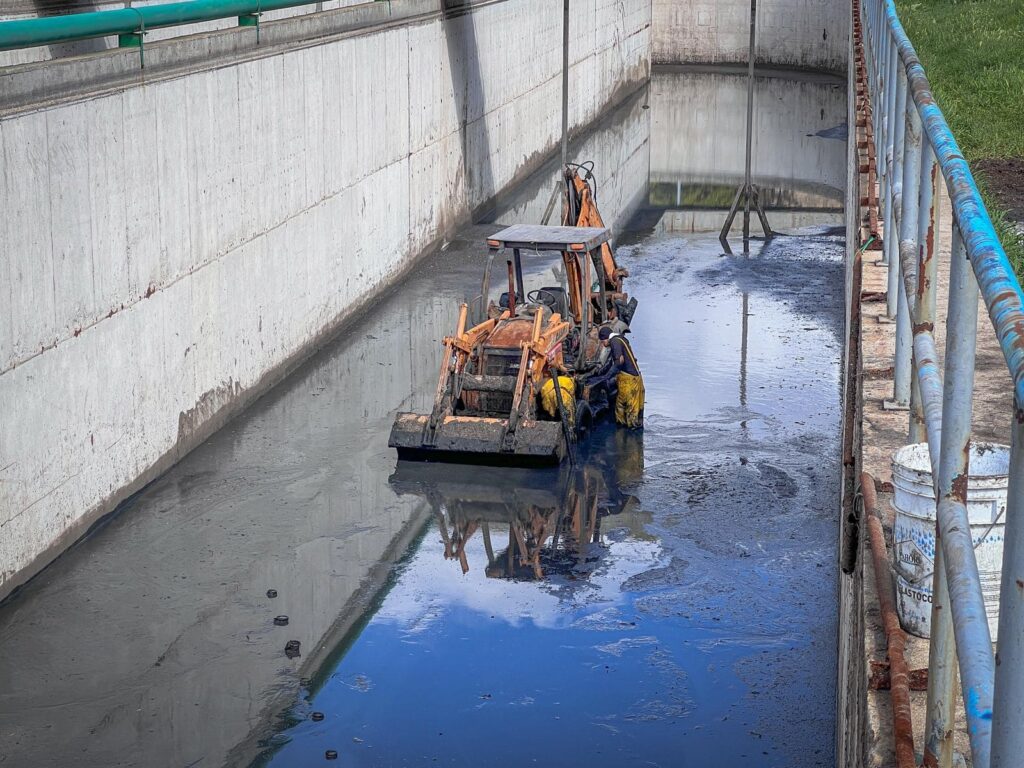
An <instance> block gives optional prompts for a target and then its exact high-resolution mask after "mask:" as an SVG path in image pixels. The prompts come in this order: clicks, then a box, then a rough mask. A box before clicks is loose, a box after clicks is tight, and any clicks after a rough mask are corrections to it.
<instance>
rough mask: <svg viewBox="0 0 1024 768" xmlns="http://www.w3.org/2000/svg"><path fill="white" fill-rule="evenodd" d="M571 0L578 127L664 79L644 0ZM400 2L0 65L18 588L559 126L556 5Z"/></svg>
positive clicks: (0, 251)
mask: <svg viewBox="0 0 1024 768" xmlns="http://www.w3.org/2000/svg"><path fill="white" fill-rule="evenodd" d="M469 5H472V6H473V7H472V8H468V7H467V6H469ZM574 5H575V8H574V14H573V22H572V29H571V33H572V39H573V46H572V59H573V65H572V74H571V79H570V82H571V83H572V91H571V94H570V113H571V116H572V123H573V125H574V126H575V127H577V128H579V127H582V126H584V125H586V124H588V123H590V122H592V121H593V120H594V119H596V118H598V117H599V116H600V115H601V113H602V110H603V108H604V107H605V106H606V105H608V104H609V103H612V102H614V101H616V100H618V99H619V98H621V97H622V96H623V95H624V94H626V93H628V92H630V91H631V90H633V89H634V88H635V87H637V86H639V85H640V84H641V83H643V82H644V81H646V79H647V77H648V74H649V70H650V61H649V52H650V23H651V17H650V13H651V4H650V0H589V1H588V2H580V0H576V2H575V4H574ZM393 6H394V7H395V8H394V13H395V14H397V15H393V16H392V17H389V19H388V20H387V21H382V22H381V23H379V24H374V25H372V26H362V27H359V28H358V29H355V30H353V31H350V32H347V33H346V32H345V31H344V30H342V31H338V30H333V31H332V32H331V34H330V35H329V36H327V37H325V38H324V39H322V40H310V39H308V36H307V37H306V38H304V39H301V40H300V41H299V42H282V43H280V44H279V45H277V46H276V47H275V46H274V45H273V44H269V45H268V44H267V43H268V41H273V39H274V37H273V25H270V24H268V25H266V28H265V35H267V37H265V39H264V44H263V45H262V46H261V47H260V48H258V49H256V48H254V47H252V46H249V47H248V48H246V47H245V46H244V45H242V43H244V38H242V37H241V36H240V35H241V33H240V32H239V31H238V30H231V31H228V32H214V33H207V34H204V35H198V36H194V37H188V38H177V39H175V40H172V41H167V42H164V43H158V44H155V45H153V46H152V47H151V48H147V55H148V56H150V57H151V58H152V60H153V61H155V62H160V61H161V57H163V61H164V62H167V61H168V60H171V59H173V58H174V57H175V56H176V55H177V56H180V58H181V59H182V60H190V58H191V59H193V60H196V61H198V60H200V59H201V56H199V54H201V53H202V52H203V51H214V50H221V49H222V48H223V40H224V39H228V40H230V41H231V45H234V46H235V48H234V49H233V50H231V51H228V52H227V53H226V54H225V55H228V56H229V57H230V58H228V59H225V58H224V56H221V57H220V58H214V57H210V60H209V62H208V64H207V66H205V67H204V66H199V65H197V64H190V65H189V66H187V67H182V68H180V69H178V70H175V69H174V68H173V67H172V66H169V65H168V66H165V68H164V69H160V67H159V66H157V67H155V68H150V69H147V70H146V72H138V71H136V72H134V73H131V74H130V75H126V74H124V72H119V71H114V70H117V67H118V66H120V64H118V62H123V61H124V60H125V59H124V57H125V54H124V53H123V52H111V53H97V54H92V55H90V56H85V57H80V58H76V59H65V60H63V61H62V62H51V63H44V64H34V65H32V64H29V65H24V66H22V67H16V68H13V69H12V70H10V71H0V78H2V83H3V87H4V89H5V90H4V91H3V92H5V93H8V94H11V93H18V94H22V95H23V98H22V100H21V101H19V102H17V103H16V104H14V100H11V101H7V102H6V104H5V103H2V102H0V148H2V156H3V158H4V162H3V177H2V186H0V209H2V210H3V211H4V212H5V217H4V225H3V227H2V228H0V290H2V291H3V294H2V295H0V414H2V419H3V423H2V425H0V530H2V535H0V597H2V596H3V595H4V594H6V593H8V592H9V591H10V590H11V589H13V588H14V587H16V586H17V585H18V584H19V583H21V582H23V581H24V579H25V578H27V577H29V576H31V575H32V573H34V572H35V571H37V570H38V569H39V568H40V567H42V566H43V565H45V564H46V563H47V562H48V561H49V560H51V559H52V558H53V557H54V556H56V555H57V554H58V553H59V552H60V551H62V550H63V549H64V548H65V547H66V546H67V545H68V544H70V543H71V542H73V541H74V540H75V539H76V538H78V537H79V536H80V535H81V534H82V533H83V532H84V531H85V530H86V529H87V528H88V526H89V525H90V524H91V523H92V522H94V521H95V520H97V519H98V518H99V517H100V516H102V515H103V514H104V513H106V512H109V511H111V510H112V509H113V508H114V507H115V506H116V505H117V504H118V503H119V502H120V501H121V500H123V499H125V498H126V497H127V496H128V495H129V494H131V493H132V492H133V491H135V490H137V489H138V488H140V487H142V485H144V484H145V483H147V482H148V481H150V480H152V479H153V478H154V477H156V476H157V475H159V474H160V473H161V472H163V471H164V470H165V469H166V468H167V467H169V466H170V465H171V464H173V463H174V462H175V461H177V460H178V459H179V458H180V457H181V456H182V455H184V453H186V452H188V451H189V450H191V449H192V448H193V447H194V446H196V445H198V444H199V443H200V442H202V441H203V440H204V439H205V438H206V437H207V436H208V435H209V434H211V433H212V431H213V430H215V429H217V428H218V427H219V426H220V425H222V424H223V423H224V422H225V421H226V419H228V418H230V416H231V415H233V414H234V413H236V412H237V411H238V410H239V409H240V408H242V407H244V406H245V405H246V404H248V403H250V402H252V401H253V400H254V399H255V398H256V397H257V396H259V395H260V394H262V393H263V392H264V391H266V389H267V388H269V386H271V385H272V384H273V383H275V382H276V381H278V380H280V378H281V377H282V376H284V375H285V374H286V373H287V372H288V371H289V370H292V369H293V368H294V366H295V365H296V364H297V363H298V362H299V361H300V360H301V359H303V358H305V357H306V356H308V355H309V354H310V353H311V352H312V351H313V350H315V349H316V348H317V347H318V346H319V345H320V344H321V343H322V341H323V340H324V339H326V338H327V337H328V336H329V335H331V334H332V333H334V332H335V331H336V330H337V329H338V328H339V326H340V324H341V323H342V322H343V321H344V319H345V318H346V317H347V316H349V315H350V314H351V313H352V312H353V311H355V310H356V309H357V308H359V307H364V306H369V307H370V311H372V305H371V304H370V302H371V300H372V298H373V297H374V296H375V295H377V294H378V293H379V291H380V290H382V289H383V288H384V287H386V286H387V285H389V284H390V283H392V282H393V281H394V280H395V279H396V278H397V276H398V275H400V274H401V273H402V272H403V271H404V270H405V269H406V268H407V267H408V266H409V265H410V264H411V263H412V262H413V260H414V259H415V257H416V256H417V255H419V254H421V253H423V252H425V251H427V250H429V249H430V248H432V247H434V246H436V245H437V244H439V243H441V242H443V240H444V239H445V237H446V236H448V235H450V234H451V233H453V232H454V231H455V229H456V227H457V226H458V225H459V224H461V223H464V222H465V221H466V220H468V219H469V218H470V216H471V213H472V211H474V210H476V209H479V208H480V207H482V206H484V205H485V204H486V203H487V202H488V201H489V200H491V199H492V198H493V197H494V196H495V195H496V194H497V193H499V192H500V191H501V190H503V189H506V188H508V187H509V186H510V185H512V184H513V183H514V182H516V181H517V180H520V179H521V178H523V177H525V176H526V175H527V174H528V173H530V172H531V171H534V170H536V169H537V168H538V167H539V166H540V164H541V162H542V161H543V160H544V158H545V156H546V155H547V154H548V153H550V152H551V151H553V150H555V149H556V147H557V144H558V141H559V131H560V119H561V115H560V66H561V49H560V44H561V30H560V12H561V8H560V5H556V4H553V3H550V2H548V0H490V2H485V1H484V2H479V3H474V4H470V3H459V6H460V10H459V11H458V12H456V13H455V14H452V13H451V12H448V13H447V14H445V13H443V12H442V10H441V2H440V0H435V1H433V2H427V0H408V2H406V3H402V2H400V0H395V2H394V3H393ZM402 6H406V8H407V9H408V8H412V9H413V11H415V12H414V13H413V12H409V11H408V10H407V11H406V15H407V17H406V18H402V12H403V8H402ZM336 13H341V11H339V12H336ZM446 16H447V18H446ZM309 19H310V20H309V21H308V23H309V24H312V25H316V24H317V23H318V21H317V20H316V19H315V18H314V17H309ZM302 21H303V20H295V19H291V20H287V21H282V22H279V23H280V24H285V25H286V24H292V25H293V28H294V25H295V24H296V23H299V22H302ZM221 36H225V37H224V38H223V39H222V38H221ZM239 41H242V42H239ZM218 46H221V47H220V48H219V47H218ZM105 57H110V58H109V59H108V58H105ZM110 62H113V63H112V64H111V65H110V71H109V72H108V73H106V74H103V73H100V74H97V73H98V70H102V68H103V65H104V64H106V63H110ZM57 67H59V69H55V68H57ZM76 67H77V68H80V69H79V71H80V73H81V77H80V80H81V81H82V82H89V83H90V87H89V88H88V89H85V90H80V91H76V90H75V89H74V88H73V87H69V86H68V85H67V84H68V83H72V84H73V82H74V80H75V77H74V76H75V68H76ZM150 72H152V74H147V73H150ZM55 73H56V74H55ZM105 77H106V78H107V79H106V80H104V78H105ZM55 81H60V82H61V83H64V85H63V86H61V87H57V86H53V87H48V85H47V84H48V83H52V82H55ZM26 94H27V95H28V96H25V95H26ZM32 94H36V96H35V97H33V96H32ZM12 104H14V106H12Z"/></svg>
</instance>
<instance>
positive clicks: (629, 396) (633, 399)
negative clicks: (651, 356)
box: [615, 373, 644, 428]
mask: <svg viewBox="0 0 1024 768" xmlns="http://www.w3.org/2000/svg"><path fill="white" fill-rule="evenodd" d="M615 380H616V382H618V385H619V395H618V397H616V398H615V421H617V422H618V423H619V424H621V425H622V426H624V427H630V428H633V427H642V426H643V425H644V418H643V413H644V380H643V378H642V377H640V376H633V375H631V374H628V373H619V375H618V376H617V377H616V379H615Z"/></svg>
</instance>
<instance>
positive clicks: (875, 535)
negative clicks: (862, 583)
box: [860, 472, 917, 768]
mask: <svg viewBox="0 0 1024 768" xmlns="http://www.w3.org/2000/svg"><path fill="white" fill-rule="evenodd" d="M860 492H861V497H862V498H863V499H864V517H865V519H866V521H867V528H868V535H869V537H870V539H871V558H872V562H873V564H874V566H875V587H876V589H877V591H878V605H879V608H880V609H881V612H882V624H883V626H884V627H885V646H886V656H888V658H889V679H890V688H889V696H890V698H891V699H892V730H893V744H894V745H895V752H896V766H897V768H916V766H917V761H916V759H915V757H914V725H913V720H912V718H911V710H910V667H908V666H907V660H906V658H905V657H904V655H903V651H904V649H905V647H906V644H907V636H906V635H905V634H904V633H903V630H902V629H901V628H900V620H899V617H898V616H897V614H896V602H895V599H894V598H893V595H894V594H895V592H894V590H893V586H892V574H890V573H889V556H888V555H887V554H886V549H885V533H884V532H883V530H882V521H881V518H880V515H879V511H878V497H877V496H876V495H875V479H874V478H873V477H872V476H871V475H870V474H868V473H867V472H862V473H861V476H860Z"/></svg>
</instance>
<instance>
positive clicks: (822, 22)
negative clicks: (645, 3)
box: [651, 0, 850, 73]
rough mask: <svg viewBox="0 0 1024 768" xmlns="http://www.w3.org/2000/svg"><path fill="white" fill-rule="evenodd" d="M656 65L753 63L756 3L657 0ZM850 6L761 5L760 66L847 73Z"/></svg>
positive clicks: (785, 0) (817, 1)
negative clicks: (750, 56)
mask: <svg viewBox="0 0 1024 768" xmlns="http://www.w3.org/2000/svg"><path fill="white" fill-rule="evenodd" d="M652 1H653V6H654V37H653V43H652V46H653V47H652V50H651V57H652V60H653V61H654V62H655V63H656V64H676V63H681V62H689V63H694V64H697V63H703V64H737V63H742V62H746V61H747V50H748V48H749V42H750V0H652ZM849 15H850V14H849V3H846V2H841V0H760V2H758V4H757V49H756V50H757V55H756V61H757V63H758V64H760V65H765V66H780V67H795V68H799V69H811V70H823V71H826V72H837V73H841V72H845V70H846V55H847V51H846V49H847V30H848V28H849Z"/></svg>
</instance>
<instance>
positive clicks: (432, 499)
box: [391, 430, 650, 581]
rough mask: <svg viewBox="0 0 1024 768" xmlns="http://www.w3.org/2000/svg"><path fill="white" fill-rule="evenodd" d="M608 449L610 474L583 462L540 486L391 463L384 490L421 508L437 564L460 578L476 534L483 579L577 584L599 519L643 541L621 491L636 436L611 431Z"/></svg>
mask: <svg viewBox="0 0 1024 768" xmlns="http://www.w3.org/2000/svg"><path fill="white" fill-rule="evenodd" d="M611 441H612V442H613V443H614V445H613V446H611V445H610V446H607V447H608V448H609V449H610V450H609V453H608V454H607V455H608V456H611V457H613V459H614V469H613V470H612V471H609V470H608V469H607V468H606V467H604V466H603V465H601V464H598V463H596V462H595V463H593V464H591V463H586V462H585V463H583V465H582V466H575V467H563V468H562V469H560V470H559V471H558V472H557V473H555V476H554V477H552V478H545V479H546V480H547V483H546V484H544V485H541V484H540V483H539V480H540V478H541V477H543V473H537V472H534V473H530V472H524V471H521V470H515V469H511V470H510V469H504V470H503V469H495V468H479V469H476V470H474V471H473V472H472V473H465V476H461V475H460V474H459V473H458V470H456V471H455V472H454V473H453V472H444V473H441V472H438V468H437V467H436V466H430V465H423V464H415V463H410V462H399V466H398V470H397V471H396V472H395V474H394V475H393V476H392V478H391V485H392V487H393V488H395V490H397V491H398V492H399V493H400V494H401V493H412V494H416V495H420V496H422V497H424V498H426V499H427V500H428V502H429V504H430V507H431V509H432V511H433V513H434V516H435V518H436V522H437V526H438V530H439V531H440V534H441V539H442V541H443V542H444V558H445V559H446V560H457V561H458V562H459V564H460V565H461V568H462V573H464V574H465V573H468V572H469V570H470V567H471V566H470V562H469V556H468V554H467V545H468V544H469V543H470V541H471V540H472V539H473V537H474V536H475V535H476V534H478V533H479V535H480V538H481V539H482V541H483V546H484V552H485V553H486V556H487V560H486V565H485V566H484V573H485V574H486V575H487V577H488V578H493V579H512V580H517V581H519V580H531V579H536V580H540V579H544V578H547V577H550V576H553V575H558V576H568V577H572V578H573V579H581V578H586V576H587V574H589V573H591V572H592V571H593V570H594V568H595V567H596V565H597V562H598V559H599V557H600V554H601V552H602V551H603V550H604V549H605V548H606V547H607V542H606V541H605V540H603V539H602V534H601V529H602V524H603V522H602V521H604V519H605V518H610V519H609V521H608V522H607V523H604V524H605V525H611V526H612V527H617V525H618V524H620V523H621V522H622V521H625V520H632V522H631V524H630V525H629V526H628V527H629V529H630V530H631V531H634V532H635V533H636V535H638V536H640V537H641V538H649V537H648V536H647V535H646V534H644V533H643V531H642V527H641V526H639V525H637V516H638V514H639V513H638V507H639V500H638V499H637V498H636V497H635V496H633V495H631V494H629V493H627V492H625V491H623V490H622V489H623V488H627V487H629V486H630V485H631V484H633V483H636V482H638V481H639V480H640V478H641V477H642V475H643V461H644V458H643V433H642V432H633V431H625V430H615V431H614V432H612V438H611ZM600 447H602V448H603V447H605V446H604V445H603V444H601V446H600ZM583 458H585V457H583ZM649 517H650V516H649V515H648V516H647V519H649ZM495 542H498V543H497V544H496V543H495Z"/></svg>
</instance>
